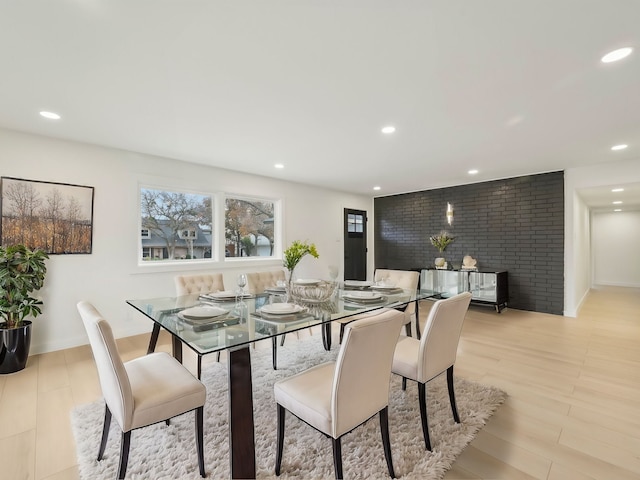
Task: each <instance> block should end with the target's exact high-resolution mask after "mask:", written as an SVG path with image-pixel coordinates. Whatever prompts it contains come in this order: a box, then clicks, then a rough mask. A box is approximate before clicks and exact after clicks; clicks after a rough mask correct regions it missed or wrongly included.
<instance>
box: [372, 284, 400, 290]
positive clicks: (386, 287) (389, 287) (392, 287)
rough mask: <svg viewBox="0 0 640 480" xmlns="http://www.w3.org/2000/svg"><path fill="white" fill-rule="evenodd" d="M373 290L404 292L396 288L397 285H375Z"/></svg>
mask: <svg viewBox="0 0 640 480" xmlns="http://www.w3.org/2000/svg"><path fill="white" fill-rule="evenodd" d="M371 288H373V289H375V290H402V289H401V288H400V287H396V286H395V285H373V286H372V287H371Z"/></svg>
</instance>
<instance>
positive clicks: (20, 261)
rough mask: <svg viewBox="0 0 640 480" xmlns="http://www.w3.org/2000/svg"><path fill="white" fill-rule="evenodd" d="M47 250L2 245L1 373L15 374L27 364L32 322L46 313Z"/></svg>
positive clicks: (0, 288) (0, 305)
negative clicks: (41, 294)
mask: <svg viewBox="0 0 640 480" xmlns="http://www.w3.org/2000/svg"><path fill="white" fill-rule="evenodd" d="M47 258H49V256H48V255H47V253H46V252H45V251H44V250H40V249H35V250H31V249H29V248H28V247H26V246H25V245H22V244H17V245H9V246H0V373H14V372H17V371H19V370H22V369H23V368H24V367H25V365H26V364H27V358H28V356H29V347H30V345H31V321H30V320H25V318H26V317H34V318H35V317H36V316H38V315H39V314H41V313H42V310H41V306H42V300H40V299H39V298H36V297H34V296H32V294H33V292H35V291H37V290H40V288H41V287H42V285H43V283H44V278H45V275H46V273H47V267H46V265H45V260H46V259H47Z"/></svg>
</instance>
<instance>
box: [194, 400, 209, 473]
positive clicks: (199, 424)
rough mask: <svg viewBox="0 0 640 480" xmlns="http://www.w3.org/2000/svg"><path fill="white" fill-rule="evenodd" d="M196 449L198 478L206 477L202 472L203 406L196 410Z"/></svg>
mask: <svg viewBox="0 0 640 480" xmlns="http://www.w3.org/2000/svg"><path fill="white" fill-rule="evenodd" d="M195 417H196V447H197V449H198V467H199V468H200V476H201V477H202V478H204V477H205V476H206V474H205V472H204V406H202V407H198V408H196V415H195Z"/></svg>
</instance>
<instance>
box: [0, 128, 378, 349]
mask: <svg viewBox="0 0 640 480" xmlns="http://www.w3.org/2000/svg"><path fill="white" fill-rule="evenodd" d="M0 175H2V176H10V177H18V178H24V179H30V180H41V181H50V182H61V183H72V184H77V185H87V186H93V187H95V198H94V212H93V221H94V224H93V225H94V226H93V252H92V254H90V255H54V256H51V258H50V259H49V260H48V262H47V267H48V274H47V278H46V281H45V286H44V288H43V289H42V290H41V295H42V297H43V300H44V313H43V315H41V316H39V317H38V318H37V319H36V320H35V328H34V329H33V338H32V345H31V352H32V353H41V352H46V351H53V350H58V349H62V348H68V347H71V346H76V345H81V344H85V343H87V339H86V335H85V332H84V328H83V327H82V322H81V320H80V318H79V316H78V314H77V311H76V303H77V302H78V301H79V300H88V301H91V302H93V303H94V304H95V305H96V307H97V308H98V309H99V310H100V311H101V312H102V313H103V315H105V317H107V319H109V320H110V321H111V323H112V326H113V328H114V332H115V334H116V336H118V337H120V336H126V335H132V334H134V333H140V332H146V331H149V330H150V329H151V322H150V321H149V320H146V319H144V318H142V317H141V316H140V315H138V314H135V313H134V311H133V309H132V308H131V307H129V306H128V305H126V303H125V300H126V299H132V298H146V297H154V296H165V295H173V294H174V285H173V277H174V275H176V274H177V273H184V272H187V273H188V272H189V271H193V270H203V269H205V270H217V271H222V272H223V273H224V279H225V286H226V287H228V288H232V287H234V286H235V278H236V276H237V274H238V273H242V272H247V271H255V270H260V269H272V268H279V267H281V266H282V262H281V261H280V260H266V261H265V260H264V259H256V260H252V261H251V262H250V263H245V262H243V263H241V264H240V263H238V262H236V263H231V264H230V265H229V264H223V263H222V262H221V263H219V264H216V265H214V266H206V267H204V266H191V267H168V266H163V265H153V266H150V268H143V267H138V266H137V255H138V250H137V242H138V241H139V233H140V232H139V225H138V205H137V195H138V185H139V183H140V182H142V183H146V184H149V183H151V184H156V185H158V186H165V187H176V188H187V189H194V190H198V191H205V192H216V191H221V192H227V193H235V194H243V195H253V196H256V195H257V196H265V197H269V198H282V199H283V215H284V225H283V230H284V231H283V239H282V240H283V243H284V244H285V245H286V244H288V243H290V242H291V241H293V240H295V239H299V240H309V241H311V242H314V243H315V244H316V245H317V247H318V251H319V253H320V258H319V259H317V260H315V259H312V258H310V257H305V258H304V259H303V261H302V262H301V263H300V265H299V268H300V272H299V275H301V276H314V277H323V278H328V266H329V265H331V264H334V265H336V264H337V265H340V267H341V270H340V271H341V272H342V263H343V242H342V225H343V223H342V218H343V209H344V208H354V209H360V210H366V211H367V212H369V213H370V214H371V212H372V211H373V201H372V199H371V198H369V197H364V196H359V195H351V194H347V193H342V192H335V191H330V190H325V189H319V188H315V187H311V186H308V185H301V184H295V183H290V182H283V181H279V180H275V179H270V178H266V177H259V176H253V175H246V174H242V173H238V172H232V171H228V170H222V169H216V168H210V167H205V166H201V165H195V164H190V163H186V162H181V161H177V160H172V159H167V158H160V157H154V156H150V155H142V154H137V153H132V152H126V151H122V150H115V149H109V148H102V147H97V146H92V145H86V144H80V143H75V142H65V141H60V140H55V139H50V138H46V137H41V136H34V135H29V134H24V133H19V132H13V131H9V130H3V129H0ZM368 236H369V238H368V243H369V245H370V246H372V245H373V228H370V229H369V235H368ZM187 268H188V269H187ZM367 268H368V271H369V272H372V271H373V253H372V249H371V248H370V253H369V254H368V266H367Z"/></svg>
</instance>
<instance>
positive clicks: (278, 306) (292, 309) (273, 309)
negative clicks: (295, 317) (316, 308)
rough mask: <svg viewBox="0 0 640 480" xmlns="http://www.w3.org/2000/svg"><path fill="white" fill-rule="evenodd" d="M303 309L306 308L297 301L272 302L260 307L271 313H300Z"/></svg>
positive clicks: (263, 310) (262, 310)
mask: <svg viewBox="0 0 640 480" xmlns="http://www.w3.org/2000/svg"><path fill="white" fill-rule="evenodd" d="M302 310H304V308H303V307H301V306H300V305H296V304H295V303H271V304H269V305H265V306H264V307H262V308H261V309H260V311H261V312H264V313H268V314H271V315H290V314H292V313H299V312H301V311H302Z"/></svg>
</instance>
